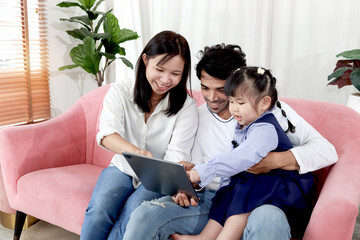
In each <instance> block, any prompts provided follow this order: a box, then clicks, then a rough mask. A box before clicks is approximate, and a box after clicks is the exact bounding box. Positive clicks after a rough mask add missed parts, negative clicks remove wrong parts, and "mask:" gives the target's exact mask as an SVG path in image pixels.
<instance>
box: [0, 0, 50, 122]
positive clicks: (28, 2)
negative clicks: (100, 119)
mask: <svg viewBox="0 0 360 240" xmlns="http://www.w3.org/2000/svg"><path fill="white" fill-rule="evenodd" d="M46 20H47V18H46V0H11V1H9V0H0V33H1V34H0V126H4V125H11V124H24V123H25V124H26V123H33V122H36V121H40V120H44V119H48V118H49V117H50V96H49V74H48V66H47V64H48V57H47V40H46V34H47V28H46Z"/></svg>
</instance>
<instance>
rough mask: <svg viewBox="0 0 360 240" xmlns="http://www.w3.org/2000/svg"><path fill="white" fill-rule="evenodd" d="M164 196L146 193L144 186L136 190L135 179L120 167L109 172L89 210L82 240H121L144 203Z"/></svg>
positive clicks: (98, 185) (103, 175)
mask: <svg viewBox="0 0 360 240" xmlns="http://www.w3.org/2000/svg"><path fill="white" fill-rule="evenodd" d="M161 196H162V195H161V194H159V193H155V192H152V191H148V190H146V189H145V188H144V187H143V186H142V185H140V187H139V188H137V189H135V188H134V187H133V185H132V177H130V176H128V175H126V174H125V173H123V172H121V171H120V170H119V169H118V168H117V167H115V166H110V167H107V168H105V169H104V170H103V171H102V172H101V174H100V176H99V178H98V180H97V183H96V185H95V188H94V191H93V193H92V196H91V199H90V202H89V205H88V207H87V209H86V212H85V219H84V223H83V226H82V229H81V235H80V239H84V240H91V239H94V240H101V239H121V238H122V235H123V233H124V231H125V227H126V224H127V222H128V220H129V218H130V214H131V212H132V211H133V210H134V209H135V208H137V207H138V206H139V205H140V204H141V203H142V202H143V201H144V200H145V201H147V200H152V199H156V198H159V197H161Z"/></svg>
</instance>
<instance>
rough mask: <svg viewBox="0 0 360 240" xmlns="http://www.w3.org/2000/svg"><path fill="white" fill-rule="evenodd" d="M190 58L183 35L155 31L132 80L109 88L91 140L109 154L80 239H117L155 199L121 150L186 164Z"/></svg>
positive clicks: (191, 112)
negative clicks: (133, 217) (135, 214)
mask: <svg viewBox="0 0 360 240" xmlns="http://www.w3.org/2000/svg"><path fill="white" fill-rule="evenodd" d="M190 57H191V55H190V48H189V45H188V42H187V41H186V39H185V38H184V37H183V36H181V35H180V34H177V33H174V32H172V31H163V32H160V33H158V34H157V35H155V36H154V37H153V38H152V39H151V40H150V41H149V43H148V44H147V45H146V46H145V48H144V50H143V51H142V53H141V55H140V56H139V59H138V62H137V67H136V79H135V81H129V82H127V83H117V84H112V85H111V87H110V89H109V91H108V93H107V94H106V96H105V98H104V103H103V110H102V113H101V116H100V123H99V132H98V134H97V136H96V139H97V142H98V144H99V145H100V146H102V147H104V148H106V149H107V150H109V151H112V152H114V153H115V155H114V157H113V159H112V161H111V164H110V166H109V167H107V168H105V169H104V170H103V171H102V173H101V174H100V176H99V178H98V181H97V183H96V186H95V188H94V191H93V193H92V196H91V200H90V202H89V205H88V207H87V209H86V212H85V220H84V223H83V226H82V230H81V236H80V238H81V239H86V240H90V239H96V240H100V239H122V234H123V233H124V230H125V227H126V224H127V221H128V220H129V218H130V214H131V212H132V211H133V210H134V209H135V208H136V207H138V206H139V205H140V204H141V203H142V202H143V201H149V200H152V199H154V198H158V197H160V196H161V195H160V194H158V193H155V192H151V191H147V190H146V189H145V188H144V187H143V186H142V185H141V184H140V182H139V180H138V179H137V177H136V175H135V173H134V172H133V171H132V169H131V167H130V166H129V165H128V163H127V162H126V160H125V159H124V157H123V156H122V155H121V153H122V151H124V150H125V151H128V152H133V153H137V154H142V155H146V156H154V157H156V158H164V159H168V160H172V161H177V162H180V161H188V160H189V159H190V150H191V147H192V145H193V140H194V136H195V133H196V130H197V124H198V113H197V108H196V103H195V100H194V99H192V98H191V97H190V96H189V95H188V94H187V87H186V86H187V80H188V78H189V74H190V68H191V61H190ZM184 164H185V163H184Z"/></svg>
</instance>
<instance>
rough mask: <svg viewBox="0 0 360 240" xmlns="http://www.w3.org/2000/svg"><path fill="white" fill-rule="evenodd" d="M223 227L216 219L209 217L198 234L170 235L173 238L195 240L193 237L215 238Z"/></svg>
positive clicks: (176, 239) (175, 239)
mask: <svg viewBox="0 0 360 240" xmlns="http://www.w3.org/2000/svg"><path fill="white" fill-rule="evenodd" d="M222 229H223V227H222V226H221V225H220V224H219V223H218V222H216V221H214V220H212V219H210V220H209V221H208V223H207V224H206V226H205V228H204V229H203V230H202V232H201V233H200V234H199V235H180V234H177V233H176V234H173V235H172V237H173V239H174V240H195V239H199V240H200V239H209V240H212V239H214V240H215V239H217V237H218V235H219V234H220V232H222Z"/></svg>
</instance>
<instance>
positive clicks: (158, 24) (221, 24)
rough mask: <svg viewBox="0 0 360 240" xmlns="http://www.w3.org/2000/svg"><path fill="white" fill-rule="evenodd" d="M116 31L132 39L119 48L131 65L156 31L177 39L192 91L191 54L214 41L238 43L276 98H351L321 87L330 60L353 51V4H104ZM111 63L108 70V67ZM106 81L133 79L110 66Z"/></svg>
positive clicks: (200, 0) (358, 34)
mask: <svg viewBox="0 0 360 240" xmlns="http://www.w3.org/2000/svg"><path fill="white" fill-rule="evenodd" d="M108 4H109V6H108V8H109V7H112V8H113V9H114V14H115V15H116V16H117V18H118V19H119V23H120V27H122V28H129V29H132V30H135V31H137V32H138V34H139V35H140V36H141V38H140V39H138V40H135V41H130V42H128V43H125V44H124V47H125V48H126V52H127V54H126V57H127V58H128V59H129V60H130V61H131V62H132V63H133V64H134V65H135V63H136V60H137V57H138V55H139V54H140V52H141V51H142V49H143V47H144V46H145V44H146V43H147V42H148V41H149V39H150V38H151V37H152V36H154V35H155V34H156V33H158V32H160V31H163V30H173V31H175V32H178V33H180V34H182V35H183V36H184V37H185V38H186V39H187V40H188V42H189V44H190V47H191V50H192V65H193V68H192V87H193V89H199V88H200V84H199V80H198V79H197V78H196V75H195V70H194V66H195V65H196V63H197V62H198V58H197V53H198V51H199V50H202V49H203V48H204V47H205V46H209V45H214V44H217V43H226V44H238V45H240V46H241V47H242V49H243V50H244V52H245V53H246V56H247V62H248V65H257V66H262V67H265V68H269V69H271V70H272V72H273V75H274V76H275V77H276V78H277V80H278V82H277V83H278V84H277V88H278V90H279V95H280V96H281V97H296V98H307V99H317V100H323V101H328V102H337V103H340V104H345V102H346V99H347V96H348V95H349V93H351V92H355V91H356V90H355V88H353V87H352V86H348V87H345V88H342V89H340V90H338V89H337V87H336V86H327V85H326V84H327V76H328V75H329V74H330V73H331V72H332V71H333V69H334V67H335V63H336V61H337V58H336V57H335V55H336V54H337V53H340V52H342V51H345V50H351V49H355V48H360V30H359V23H360V14H359V12H360V1H358V0H317V1H313V0H291V1H290V0H223V1H220V0H112V1H110V2H109V3H108ZM115 64H116V65H115ZM115 64H114V66H112V72H113V73H114V74H111V75H110V76H111V79H110V80H111V82H114V81H122V80H124V79H127V78H129V77H132V76H133V75H134V72H133V71H132V70H130V69H127V68H126V67H124V66H123V64H122V63H121V62H120V61H118V62H116V63H115Z"/></svg>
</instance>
